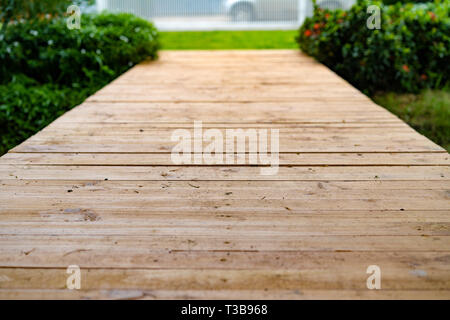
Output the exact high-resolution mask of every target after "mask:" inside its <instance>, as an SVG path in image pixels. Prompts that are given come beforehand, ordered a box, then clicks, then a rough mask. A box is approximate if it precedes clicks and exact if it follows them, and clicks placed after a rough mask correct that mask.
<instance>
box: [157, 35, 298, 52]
mask: <svg viewBox="0 0 450 320" xmlns="http://www.w3.org/2000/svg"><path fill="white" fill-rule="evenodd" d="M297 33H298V31H297V30H288V31H285V30H282V31H207V32H201V31H193V32H191V31H186V32H161V34H160V41H161V46H162V49H166V50H195V49H198V50H208V49H210V50H215V49H217V50H223V49H296V48H298V44H297V43H296V42H295V37H296V35H297Z"/></svg>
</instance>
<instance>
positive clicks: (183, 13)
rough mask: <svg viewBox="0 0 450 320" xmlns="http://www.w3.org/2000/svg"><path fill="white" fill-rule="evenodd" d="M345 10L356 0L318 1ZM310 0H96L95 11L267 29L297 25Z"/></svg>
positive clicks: (163, 26) (165, 22) (198, 25)
mask: <svg viewBox="0 0 450 320" xmlns="http://www.w3.org/2000/svg"><path fill="white" fill-rule="evenodd" d="M317 3H318V4H319V6H321V7H323V8H329V9H338V8H341V9H348V8H349V7H350V6H351V5H352V4H353V3H355V0H318V1H317ZM312 8H313V6H312V2H311V0H97V10H98V11H103V10H107V11H112V12H129V13H133V14H136V15H138V16H140V17H142V18H145V19H149V20H152V21H153V22H154V23H155V24H156V26H157V27H158V28H159V29H160V30H186V31H187V30H252V29H253V30H270V29H295V28H298V27H299V26H300V25H301V24H302V23H303V21H304V19H305V18H306V17H307V16H310V15H311V14H312V11H313V9H312Z"/></svg>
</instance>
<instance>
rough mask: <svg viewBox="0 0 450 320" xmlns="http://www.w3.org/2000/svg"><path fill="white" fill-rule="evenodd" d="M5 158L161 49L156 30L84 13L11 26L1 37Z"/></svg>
mask: <svg viewBox="0 0 450 320" xmlns="http://www.w3.org/2000/svg"><path fill="white" fill-rule="evenodd" d="M0 40H1V41H0V134H1V137H2V138H1V146H0V154H1V153H4V152H6V151H7V150H8V149H10V148H12V147H14V146H15V145H16V144H17V143H20V142H21V141H23V140H24V139H26V138H27V137H29V136H30V135H32V134H34V133H35V132H36V131H38V130H40V129H42V128H43V127H44V126H46V125H47V124H48V123H50V122H51V121H53V120H54V119H55V118H57V117H58V116H59V115H60V114H62V113H64V112H65V111H67V110H69V109H70V108H72V107H73V106H75V105H77V104H79V103H80V102H82V101H83V100H84V99H85V98H86V97H87V96H89V95H91V94H92V93H94V92H95V91H97V90H98V89H100V88H101V87H102V86H104V85H106V84H107V83H108V82H110V81H111V80H113V79H114V78H116V77H117V76H118V75H120V74H121V73H123V72H124V71H126V70H128V69H129V68H130V67H132V66H133V65H135V64H137V63H139V62H141V61H143V60H144V59H155V58H156V57H157V50H158V47H159V42H158V33H157V31H156V29H155V28H154V26H153V25H152V24H151V23H149V22H147V21H145V20H142V19H140V18H137V17H135V16H133V15H129V14H117V15H114V14H106V13H105V14H100V15H83V16H82V20H81V29H80V30H76V29H74V30H69V29H68V28H67V25H66V20H65V19H63V18H53V19H47V18H44V19H35V20H28V21H24V22H19V23H12V24H9V25H8V27H7V28H6V31H5V32H4V33H0Z"/></svg>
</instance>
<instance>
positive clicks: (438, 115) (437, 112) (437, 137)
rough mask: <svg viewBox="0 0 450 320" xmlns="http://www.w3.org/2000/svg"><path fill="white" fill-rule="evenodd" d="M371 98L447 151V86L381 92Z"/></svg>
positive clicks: (449, 138) (449, 114)
mask: <svg viewBox="0 0 450 320" xmlns="http://www.w3.org/2000/svg"><path fill="white" fill-rule="evenodd" d="M373 100H374V101H375V102H376V103H378V104H380V105H382V106H383V107H385V108H386V109H388V110H389V111H391V112H392V113H394V114H396V115H397V116H399V117H400V118H401V119H403V120H404V121H405V122H407V123H408V124H409V125H410V126H412V127H413V128H414V129H416V130H417V131H419V132H420V133H421V134H423V135H424V136H426V137H428V138H429V139H431V140H433V141H434V142H436V143H437V144H439V145H441V146H442V147H444V148H445V149H447V151H449V152H450V89H445V90H425V91H423V92H421V93H420V94H417V95H415V94H398V93H393V92H389V93H383V94H376V95H375V96H374V97H373Z"/></svg>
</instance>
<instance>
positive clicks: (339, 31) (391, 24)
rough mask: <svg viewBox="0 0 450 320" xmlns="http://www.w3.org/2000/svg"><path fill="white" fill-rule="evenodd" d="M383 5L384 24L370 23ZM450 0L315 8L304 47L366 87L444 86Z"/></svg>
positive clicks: (304, 30)
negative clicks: (370, 8) (375, 26)
mask: <svg viewBox="0 0 450 320" xmlns="http://www.w3.org/2000/svg"><path fill="white" fill-rule="evenodd" d="M370 5H378V6H379V7H380V8H381V29H379V30H376V29H374V30H371V29H368V28H367V26H366V21H367V19H368V17H369V14H368V13H366V10H367V7H368V6H370ZM448 10H449V3H448V2H445V1H444V2H441V1H438V0H436V1H434V2H431V3H422V4H400V3H397V4H396V5H392V6H385V5H383V4H382V3H381V2H373V1H367V0H360V1H358V2H357V4H355V5H354V6H353V7H352V8H351V9H350V10H349V11H342V10H335V11H329V10H322V9H319V8H317V7H316V8H315V10H314V16H313V17H311V18H307V19H306V21H305V23H304V24H303V25H302V26H301V28H300V33H299V36H298V39H297V40H298V42H299V45H300V48H301V49H302V50H303V51H304V52H306V53H307V54H309V55H311V56H313V57H315V58H316V59H317V60H319V61H321V62H322V63H324V64H325V65H327V66H328V67H330V68H331V69H333V70H334V71H336V72H337V73H338V74H339V75H341V76H342V77H344V78H345V79H347V80H348V81H349V82H351V83H352V84H353V85H354V86H356V87H357V88H359V89H360V90H363V91H365V92H366V93H373V92H375V91H377V90H391V91H404V92H417V91H418V90H420V89H423V88H441V87H444V86H445V85H446V84H447V83H448V82H449V75H450V64H449V63H448V61H450V51H449V50H448V48H450V19H449V16H448Z"/></svg>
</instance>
